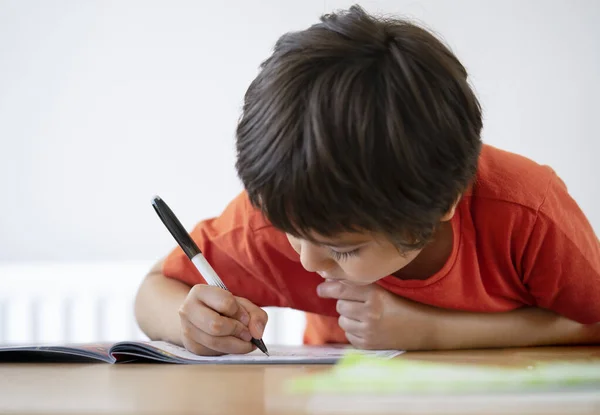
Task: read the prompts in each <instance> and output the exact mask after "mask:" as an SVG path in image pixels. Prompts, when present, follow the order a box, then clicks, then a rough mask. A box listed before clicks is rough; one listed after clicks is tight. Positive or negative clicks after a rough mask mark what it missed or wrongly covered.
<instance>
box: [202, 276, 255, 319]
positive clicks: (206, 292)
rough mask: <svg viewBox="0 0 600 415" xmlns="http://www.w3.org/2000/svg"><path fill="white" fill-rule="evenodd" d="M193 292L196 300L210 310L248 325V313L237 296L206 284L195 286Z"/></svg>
mask: <svg viewBox="0 0 600 415" xmlns="http://www.w3.org/2000/svg"><path fill="white" fill-rule="evenodd" d="M192 291H193V294H194V295H195V296H196V298H197V299H198V300H199V301H201V302H203V303H204V304H206V305H207V306H208V308H211V309H213V310H215V311H216V312H217V313H219V314H222V315H224V316H228V317H232V318H235V319H236V320H239V321H240V322H242V324H244V325H246V324H248V321H249V316H248V313H247V312H246V310H244V309H243V308H241V307H240V305H239V304H238V302H237V300H236V298H235V296H234V295H233V294H231V293H230V292H229V291H226V290H223V289H221V288H219V287H213V286H211V285H204V284H199V285H195V286H194V287H193V288H192ZM244 321H245V323H244Z"/></svg>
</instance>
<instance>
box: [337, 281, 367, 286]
mask: <svg viewBox="0 0 600 415" xmlns="http://www.w3.org/2000/svg"><path fill="white" fill-rule="evenodd" d="M340 282H341V283H342V284H344V285H348V286H350V287H364V286H366V285H371V284H373V283H374V282H375V281H350V280H340Z"/></svg>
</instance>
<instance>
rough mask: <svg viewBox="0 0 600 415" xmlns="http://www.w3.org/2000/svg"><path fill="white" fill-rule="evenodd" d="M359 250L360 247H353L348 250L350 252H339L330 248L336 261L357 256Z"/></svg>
mask: <svg viewBox="0 0 600 415" xmlns="http://www.w3.org/2000/svg"><path fill="white" fill-rule="evenodd" d="M358 251H359V249H358V248H357V249H353V250H352V251H348V252H338V251H334V250H333V249H330V252H331V256H332V257H333V259H335V260H336V261H345V260H346V259H348V258H350V257H353V256H357V255H358Z"/></svg>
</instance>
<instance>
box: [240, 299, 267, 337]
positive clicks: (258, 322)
mask: <svg viewBox="0 0 600 415" xmlns="http://www.w3.org/2000/svg"><path fill="white" fill-rule="evenodd" d="M236 299H237V301H238V303H239V304H240V306H241V307H242V308H244V309H245V310H246V312H247V313H248V314H249V315H250V322H249V323H248V330H250V334H251V335H252V337H254V338H255V339H262V337H263V334H264V331H265V327H266V325H267V321H268V320H269V316H268V315H267V313H266V312H265V310H263V309H262V308H260V307H259V306H257V305H255V304H253V303H252V302H251V301H250V300H247V299H245V298H241V297H236Z"/></svg>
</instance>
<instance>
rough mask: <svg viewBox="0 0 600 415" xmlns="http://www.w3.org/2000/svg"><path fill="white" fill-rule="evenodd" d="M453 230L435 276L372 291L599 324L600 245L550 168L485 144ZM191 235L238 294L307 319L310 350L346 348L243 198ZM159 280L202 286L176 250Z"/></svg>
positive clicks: (311, 285) (280, 240) (329, 307)
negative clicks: (538, 311) (539, 311)
mask: <svg viewBox="0 0 600 415" xmlns="http://www.w3.org/2000/svg"><path fill="white" fill-rule="evenodd" d="M451 223H452V229H453V232H454V243H453V248H452V253H451V255H450V257H449V258H448V261H447V262H446V264H445V265H444V267H443V268H442V269H441V270H440V271H439V272H437V273H436V274H434V275H432V276H431V277H430V278H428V279H427V280H423V281H421V280H400V279H398V278H396V277H393V276H388V277H386V278H383V279H382V280H380V281H378V282H377V283H378V284H379V285H380V286H382V287H383V288H385V289H386V290H389V291H391V292H393V293H395V294H397V295H399V296H402V297H405V298H408V299H411V300H414V301H418V302H421V303H424V304H430V305H433V306H437V307H442V308H447V309H455V310H465V311H473V312H489V313H492V312H503V311H509V310H514V309H517V308H519V307H523V306H536V307H541V308H545V309H549V310H553V311H555V312H557V313H559V314H561V315H563V316H565V317H567V318H570V319H572V320H575V321H578V322H581V323H596V322H600V243H599V241H598V238H597V237H596V235H595V234H594V231H593V229H592V227H591V226H590V224H589V222H588V221H587V219H586V218H585V216H584V214H583V213H582V212H581V210H580V209H579V207H578V206H577V204H576V202H575V201H574V200H573V199H572V198H571V197H570V196H569V194H568V192H567V189H566V187H565V185H564V183H563V182H562V181H561V180H560V179H559V178H558V177H557V176H556V174H555V173H554V171H553V170H552V169H550V168H549V167H545V166H540V165H538V164H536V163H534V162H533V161H531V160H529V159H526V158H524V157H521V156H519V155H516V154H512V153H508V152H505V151H502V150H499V149H496V148H494V147H490V146H484V148H483V150H482V154H481V157H480V159H479V166H478V171H477V178H476V181H475V183H474V184H473V186H472V187H471V188H470V189H469V190H468V191H467V192H466V193H465V194H464V195H463V197H462V200H461V201H460V203H459V205H458V208H457V210H456V214H455V215H454V217H453V219H452V221H451ZM191 235H192V238H193V239H194V240H195V241H196V243H197V244H198V246H199V247H200V249H201V250H202V252H203V253H204V256H205V257H206V258H207V260H208V262H210V263H211V265H212V266H213V268H214V269H215V271H216V272H217V273H218V274H219V276H220V277H221V279H222V280H223V281H224V282H225V285H227V287H228V288H229V289H230V290H231V291H232V292H233V293H234V294H235V295H238V296H241V297H245V298H247V299H249V300H250V301H252V302H253V303H255V304H257V305H259V306H278V307H291V308H294V309H298V310H304V311H307V312H308V313H309V314H308V315H307V328H306V332H305V336H304V340H305V342H306V343H309V344H323V343H343V342H347V340H346V338H345V336H344V333H343V331H342V330H341V329H340V328H339V327H338V325H337V316H338V314H337V312H336V310H335V303H336V302H335V300H332V299H322V298H320V297H318V296H317V294H316V287H317V285H319V284H320V283H321V282H322V281H323V280H322V278H321V277H320V276H319V275H317V274H316V273H313V272H308V271H306V270H305V269H304V268H303V267H302V265H301V264H300V258H299V255H298V254H297V253H296V252H295V251H294V250H293V249H292V247H291V246H290V244H289V242H288V240H287V238H286V236H285V234H283V233H282V232H280V231H278V230H277V229H275V228H274V227H273V226H272V225H270V224H269V223H268V222H267V221H266V219H265V218H264V217H263V216H262V214H261V213H260V212H259V211H257V210H256V209H254V208H253V207H252V206H251V205H250V202H249V200H248V197H247V195H246V194H245V193H242V194H240V195H239V196H238V197H237V198H236V199H235V200H233V202H231V204H230V205H229V206H228V207H227V209H226V210H225V211H224V212H223V214H222V215H221V216H219V217H218V218H214V219H209V220H206V221H203V222H201V223H199V224H198V225H197V226H196V227H195V229H194V230H193V231H192V233H191ZM163 273H164V274H165V275H166V276H167V277H170V278H175V279H177V280H180V281H183V282H185V283H187V284H189V285H194V284H199V283H203V282H204V281H203V279H202V277H201V276H200V274H199V272H198V271H197V270H196V268H195V267H194V266H193V264H192V263H191V262H190V261H189V259H188V258H187V257H186V256H185V254H184V253H183V251H182V250H181V249H180V248H176V249H175V250H174V251H173V252H171V254H170V255H169V256H168V257H167V258H166V260H165V262H164V266H163Z"/></svg>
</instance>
